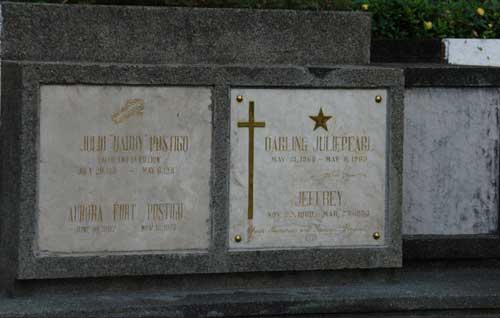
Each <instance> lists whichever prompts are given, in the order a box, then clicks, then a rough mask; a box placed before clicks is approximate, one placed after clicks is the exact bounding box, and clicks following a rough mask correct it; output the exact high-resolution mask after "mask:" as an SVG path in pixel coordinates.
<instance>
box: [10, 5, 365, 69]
mask: <svg viewBox="0 0 500 318" xmlns="http://www.w3.org/2000/svg"><path fill="white" fill-rule="evenodd" d="M1 6H2V9H1V12H2V18H3V31H2V43H1V50H0V52H1V55H2V58H3V59H5V60H27V61H45V62H48V61H53V62H91V63H138V64H218V65H220V64H253V65H270V64H285V65H327V64H329V65H332V64H368V63H369V61H370V17H369V14H368V13H364V12H338V11H294V10H245V9H207V8H166V7H162V8H159V7H125V6H102V5H100V6H85V5H55V4H52V5H46V4H45V5H42V4H19V3H8V2H7V3H5V2H4V3H2V4H1Z"/></svg>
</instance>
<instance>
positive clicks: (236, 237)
mask: <svg viewBox="0 0 500 318" xmlns="http://www.w3.org/2000/svg"><path fill="white" fill-rule="evenodd" d="M234 241H235V242H236V243H239V242H241V235H239V234H236V235H235V236H234Z"/></svg>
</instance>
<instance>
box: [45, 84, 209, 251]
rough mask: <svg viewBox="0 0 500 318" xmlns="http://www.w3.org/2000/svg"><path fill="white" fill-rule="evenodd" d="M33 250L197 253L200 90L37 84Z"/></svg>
mask: <svg viewBox="0 0 500 318" xmlns="http://www.w3.org/2000/svg"><path fill="white" fill-rule="evenodd" d="M40 96H41V105H40V159H39V160H40V167H39V192H38V195H39V200H38V202H39V209H38V211H39V216H38V248H39V251H40V252H41V253H46V252H49V253H50V252H59V253H73V252H84V253H92V252H109V251H113V252H117V251H118V252H130V251H136V252H140V251H165V250H187V249H207V248H208V245H209V231H210V220H209V201H210V199H209V178H210V152H211V151H210V146H211V136H212V134H211V130H212V129H211V122H212V121H211V109H210V108H211V91H210V89H209V88H203V87H201V88H195V87H192V88H188V87H143V86H97V85H42V86H41V90H40Z"/></svg>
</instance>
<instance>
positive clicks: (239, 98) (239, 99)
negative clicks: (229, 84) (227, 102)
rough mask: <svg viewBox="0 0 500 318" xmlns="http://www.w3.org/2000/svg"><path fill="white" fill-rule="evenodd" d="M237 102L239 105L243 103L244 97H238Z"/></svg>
mask: <svg viewBox="0 0 500 318" xmlns="http://www.w3.org/2000/svg"><path fill="white" fill-rule="evenodd" d="M236 101H237V102H238V103H241V102H242V101H243V96H241V95H238V96H236Z"/></svg>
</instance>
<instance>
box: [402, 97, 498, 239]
mask: <svg viewBox="0 0 500 318" xmlns="http://www.w3.org/2000/svg"><path fill="white" fill-rule="evenodd" d="M499 93H500V89H498V88H411V89H408V90H407V91H406V95H405V137H404V138H405V143H404V147H405V149H404V153H405V155H404V169H405V173H404V182H403V188H404V217H403V231H404V233H405V234H447V235H453V234H481V233H492V232H494V231H496V230H497V218H498V195H497V193H498V183H497V180H498V138H499V129H498V124H499V123H498V107H499V105H500V98H499Z"/></svg>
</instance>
